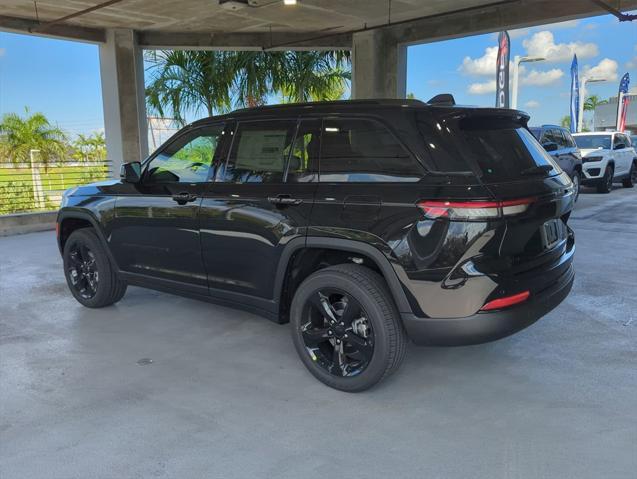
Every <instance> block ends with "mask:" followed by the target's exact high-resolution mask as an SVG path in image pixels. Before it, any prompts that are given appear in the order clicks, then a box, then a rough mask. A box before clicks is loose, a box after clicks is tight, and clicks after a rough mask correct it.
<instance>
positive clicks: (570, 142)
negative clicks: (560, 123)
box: [562, 130, 576, 148]
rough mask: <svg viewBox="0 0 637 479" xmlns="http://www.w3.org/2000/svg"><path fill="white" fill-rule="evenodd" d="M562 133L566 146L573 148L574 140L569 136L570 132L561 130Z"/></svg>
mask: <svg viewBox="0 0 637 479" xmlns="http://www.w3.org/2000/svg"><path fill="white" fill-rule="evenodd" d="M562 134H563V135H564V139H565V140H566V147H567V148H575V146H576V145H575V140H573V137H572V136H571V133H570V132H569V131H568V130H562Z"/></svg>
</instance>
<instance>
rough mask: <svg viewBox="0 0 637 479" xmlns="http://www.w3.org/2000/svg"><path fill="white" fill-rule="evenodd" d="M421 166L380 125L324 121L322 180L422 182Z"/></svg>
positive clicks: (349, 120) (338, 120) (361, 122)
mask: <svg viewBox="0 0 637 479" xmlns="http://www.w3.org/2000/svg"><path fill="white" fill-rule="evenodd" d="M422 175H423V171H422V169H421V167H420V164H419V163H418V162H417V161H416V160H415V159H414V158H413V157H412V156H411V155H410V154H409V152H407V151H406V150H405V148H404V147H403V146H402V144H401V143H400V142H399V141H398V140H397V139H396V137H395V136H394V135H393V134H392V133H391V132H390V131H389V130H388V129H387V128H386V127H385V126H384V125H383V124H382V123H380V122H378V121H375V120H368V119H326V120H325V121H324V122H323V136H322V145H321V165H320V181H322V182H404V181H419V180H420V179H421V178H422Z"/></svg>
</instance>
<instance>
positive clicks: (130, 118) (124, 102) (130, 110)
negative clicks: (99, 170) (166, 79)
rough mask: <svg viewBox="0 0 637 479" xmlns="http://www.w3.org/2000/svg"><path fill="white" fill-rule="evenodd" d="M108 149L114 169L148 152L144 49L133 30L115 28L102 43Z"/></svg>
mask: <svg viewBox="0 0 637 479" xmlns="http://www.w3.org/2000/svg"><path fill="white" fill-rule="evenodd" d="M100 74H101V77H102V101H103V104H104V127H105V130H106V131H105V134H106V149H107V152H108V159H109V160H110V161H111V172H112V175H113V176H114V177H119V170H120V166H121V164H122V163H124V162H128V161H140V160H143V159H144V158H146V157H147V156H148V127H147V120H146V103H145V95H144V90H145V87H144V59H143V50H142V49H141V48H140V47H139V45H138V44H137V38H136V34H135V32H134V31H133V30H126V29H113V30H109V31H107V33H106V43H103V44H101V45H100Z"/></svg>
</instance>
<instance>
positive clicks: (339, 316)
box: [301, 288, 374, 376]
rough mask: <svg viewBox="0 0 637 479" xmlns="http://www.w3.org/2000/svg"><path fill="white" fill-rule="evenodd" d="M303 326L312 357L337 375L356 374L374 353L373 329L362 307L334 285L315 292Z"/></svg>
mask: <svg viewBox="0 0 637 479" xmlns="http://www.w3.org/2000/svg"><path fill="white" fill-rule="evenodd" d="M304 309H305V311H304V314H303V316H304V321H305V322H304V324H302V326H301V332H302V335H303V342H304V344H305V348H306V350H307V352H308V354H309V355H310V356H311V357H312V360H313V361H315V362H316V364H318V365H319V366H321V367H322V368H323V369H324V370H325V371H327V372H329V373H330V374H332V375H334V376H356V375H357V374H360V373H361V372H363V371H364V370H365V368H366V367H367V365H368V364H369V362H370V360H371V359H372V355H373V354H374V331H373V329H372V327H371V324H370V322H369V321H368V319H367V314H366V313H365V310H364V309H363V307H362V306H361V305H360V304H359V302H358V301H356V300H355V299H354V298H353V297H352V296H351V295H349V294H347V293H346V292H344V291H339V290H336V289H333V288H323V289H319V290H318V291H315V292H314V294H312V295H311V296H310V297H309V299H308V301H307V303H306V305H305V308H304Z"/></svg>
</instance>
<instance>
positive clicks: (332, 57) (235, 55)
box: [146, 51, 350, 124]
mask: <svg viewBox="0 0 637 479" xmlns="http://www.w3.org/2000/svg"><path fill="white" fill-rule="evenodd" d="M146 60H147V61H148V62H149V63H150V66H149V67H148V69H147V71H149V73H150V75H149V76H150V82H149V84H148V86H147V88H146V100H147V104H148V107H149V110H151V111H154V112H156V113H158V114H159V115H160V116H166V114H170V115H171V116H173V117H174V118H175V119H176V120H177V121H178V122H180V123H181V124H184V123H185V121H186V120H185V119H186V117H187V116H188V115H195V116H197V115H201V114H202V113H205V114H207V115H208V116H212V115H214V114H215V113H219V112H225V111H228V110H229V109H230V107H231V105H232V104H234V105H236V106H249V107H252V106H258V105H263V104H265V103H266V102H267V98H268V96H269V95H273V94H281V95H282V97H283V100H284V101H287V102H290V101H296V102H298V101H308V100H332V99H337V98H340V97H342V96H343V94H344V93H345V90H346V86H347V80H348V79H349V78H350V74H349V71H348V70H347V68H346V67H347V66H348V63H349V52H346V51H334V52H250V51H247V52H214V51H211V52H206V51H160V52H151V53H149V54H148V55H147V57H146Z"/></svg>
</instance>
